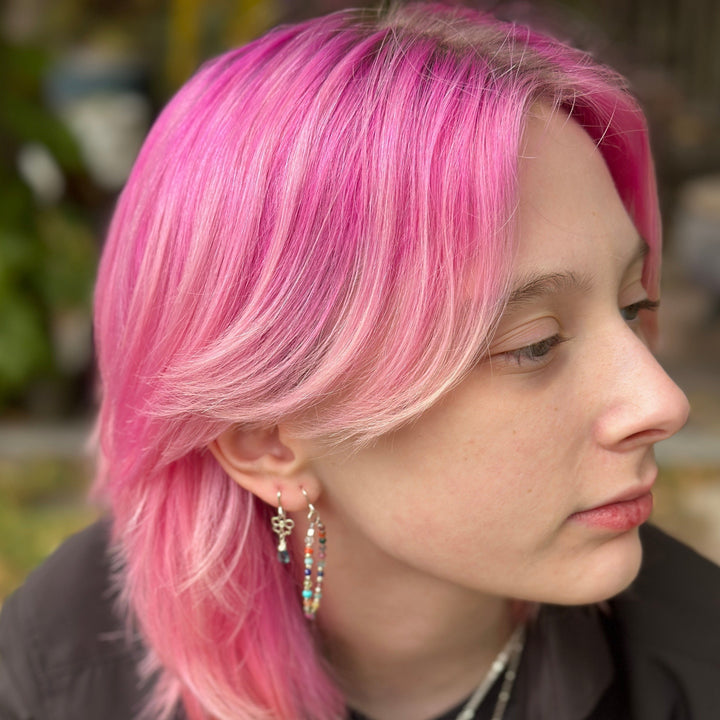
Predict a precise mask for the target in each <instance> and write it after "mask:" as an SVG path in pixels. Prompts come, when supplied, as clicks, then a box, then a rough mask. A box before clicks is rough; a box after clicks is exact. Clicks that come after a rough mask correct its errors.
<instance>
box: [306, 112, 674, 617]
mask: <svg viewBox="0 0 720 720" xmlns="http://www.w3.org/2000/svg"><path fill="white" fill-rule="evenodd" d="M538 115H539V116H538V117H537V118H532V119H530V120H529V122H528V127H527V131H526V138H525V143H526V147H525V150H524V152H523V154H522V156H523V157H522V159H521V161H520V207H519V211H518V213H519V214H518V227H519V230H518V232H519V251H518V255H517V259H516V264H515V268H514V276H515V277H518V278H520V277H525V276H526V275H527V274H528V273H530V272H548V273H550V272H572V273H575V274H577V275H580V276H588V277H590V278H591V279H592V282H591V285H590V287H589V288H588V289H584V290H582V291H581V290H576V291H567V292H560V293H556V294H553V295H552V296H548V297H543V298H540V299H538V300H537V301H535V300H533V301H532V302H530V303H529V304H527V305H523V306H522V307H521V308H520V309H519V310H516V311H514V312H513V313H512V314H511V315H510V316H509V317H504V318H503V320H502V321H501V324H500V327H499V328H498V332H497V333H496V336H495V339H494V342H493V347H492V348H491V354H492V355H493V360H492V362H491V363H485V364H480V365H479V366H478V367H477V368H476V369H474V370H473V371H472V372H471V374H470V375H469V376H468V377H467V378H466V379H465V380H464V381H463V382H462V383H461V384H460V385H459V386H457V387H456V388H455V389H454V390H453V391H452V392H450V393H449V394H448V395H447V396H446V397H445V398H443V399H442V400H441V401H440V402H438V403H437V404H436V405H435V406H434V407H433V408H431V409H430V410H429V411H428V412H427V413H425V415H423V416H422V417H421V418H420V419H419V420H418V421H416V422H414V423H412V424H410V425H408V426H407V427H405V428H403V429H400V430H398V431H396V432H394V433H392V434H390V435H388V436H385V437H383V438H380V439H379V440H378V441H377V442H376V443H375V444H373V445H372V446H371V447H368V448H365V449H363V450H361V451H360V452H357V453H351V452H350V451H349V450H345V449H343V448H340V449H335V450H333V452H331V453H325V452H324V451H323V449H322V448H321V447H313V448H311V454H313V456H314V460H313V461H312V465H311V469H312V472H314V473H315V474H316V475H317V477H318V478H319V479H320V482H321V486H322V493H321V496H320V498H319V501H318V505H319V507H320V509H321V511H322V512H323V517H324V520H325V524H326V526H327V532H328V538H329V543H330V548H331V549H330V550H329V559H328V565H329V567H328V576H327V580H326V594H327V595H328V596H329V597H330V596H333V597H336V598H338V602H341V601H342V599H343V598H346V595H347V592H346V591H344V590H342V589H341V587H339V586H340V585H341V584H342V583H349V587H354V588H355V591H356V592H360V595H361V596H362V595H363V589H362V588H361V589H360V590H357V585H358V578H367V579H368V580H369V579H370V578H372V579H373V581H372V587H373V593H372V596H373V597H375V598H376V597H377V595H378V593H379V594H383V595H385V594H386V596H387V597H394V596H395V595H397V596H398V597H401V596H403V592H404V591H403V589H402V587H399V583H398V586H396V584H395V583H394V582H393V578H403V583H405V585H406V586H410V585H412V586H413V587H415V588H417V587H423V588H426V589H427V590H428V592H435V590H437V589H438V588H439V587H441V586H442V588H443V592H446V593H447V594H448V596H452V594H453V593H454V592H456V593H460V594H465V593H467V592H468V591H469V592H471V593H475V594H476V595H477V597H480V596H495V597H517V598H522V599H527V600H532V601H548V602H556V603H585V602H593V601H598V600H602V599H604V598H607V597H609V596H611V595H613V594H615V593H617V592H618V591H620V590H622V589H623V588H624V587H626V586H627V585H628V583H629V582H631V580H632V579H633V577H634V576H635V574H636V572H637V570H638V567H639V562H640V545H639V542H638V538H637V532H636V531H635V530H631V531H629V532H608V531H607V530H601V529H598V528H590V527H587V526H584V525H581V524H578V523H574V522H570V521H569V517H570V516H571V515H572V514H574V513H577V512H580V511H583V510H587V509H589V508H592V507H595V506H598V505H602V504H604V503H606V502H608V500H609V499H610V498H612V497H613V496H615V495H617V494H618V493H621V492H624V491H626V490H627V489H629V488H632V487H634V486H637V487H640V486H641V485H642V484H643V483H647V482H648V480H650V481H651V480H652V477H653V476H654V473H655V465H654V460H653V455H652V447H653V442H655V441H657V440H660V439H663V438H665V437H668V436H670V435H672V434H673V433H674V432H676V431H677V430H678V429H679V428H680V427H681V426H682V425H683V424H684V422H685V420H686V417H687V412H688V408H687V401H686V399H685V397H684V395H683V394H682V393H681V391H680V390H679V389H678V388H677V387H676V386H675V384H674V383H673V382H672V381H671V380H670V378H669V377H668V376H667V375H666V374H665V373H664V371H663V370H662V369H661V368H660V366H659V365H658V364H657V362H656V361H655V359H654V358H653V356H652V354H651V353H650V352H649V350H648V349H647V347H646V346H645V345H644V344H643V342H642V340H641V339H640V337H638V335H637V333H636V327H635V326H634V325H632V323H630V324H628V322H627V321H626V319H625V318H624V317H623V316H622V315H621V313H620V309H621V308H624V307H626V306H628V305H631V304H632V303H636V302H638V301H640V300H643V299H644V298H646V297H647V293H646V291H645V289H644V288H643V287H642V284H641V274H642V261H641V260H640V259H637V256H638V244H639V240H638V237H637V232H636V230H635V228H634V226H633V224H632V222H631V220H630V218H629V216H628V214H627V212H626V211H625V209H624V207H623V205H622V203H621V201H620V199H619V197H618V195H617V192H616V190H615V187H614V184H613V180H612V178H611V177H610V174H609V172H608V170H607V168H606V166H605V164H604V161H603V159H602V157H601V156H600V154H599V152H598V151H597V150H596V149H595V146H594V144H593V142H592V141H591V139H590V138H589V137H588V136H587V135H586V134H585V132H584V131H583V130H582V129H581V128H580V127H579V126H578V125H576V124H575V123H574V122H572V121H568V120H567V119H566V118H564V117H557V116H554V117H552V118H550V119H548V117H547V115H546V114H545V113H544V112H543V111H542V109H539V110H538ZM557 333H559V334H561V335H562V336H563V337H564V338H565V341H564V342H563V343H562V344H559V345H557V346H556V347H553V348H552V349H550V351H549V352H547V354H545V355H543V357H542V358H540V359H539V361H538V362H535V361H532V362H531V363H528V362H527V361H525V360H522V361H521V362H518V361H517V360H516V359H514V358H512V357H510V356H509V355H508V353H509V352H510V351H515V350H517V349H518V347H521V346H523V345H531V344H532V343H538V342H539V341H541V340H544V339H545V338H547V337H548V336H552V335H554V334H557ZM507 337H512V338H513V340H512V342H513V343H514V345H512V346H507V344H505V345H503V342H504V340H503V338H507ZM649 430H651V431H653V432H651V433H649V434H644V431H649ZM638 433H640V435H638ZM633 438H634V439H633ZM333 566H334V567H333ZM337 568H352V571H351V572H350V571H347V572H343V570H338V569H337ZM379 578H384V579H387V585H386V586H382V587H380V586H379V585H378V583H379V582H380V581H379ZM409 578H413V582H410V580H409ZM333 583H337V585H338V587H335V588H334V587H333ZM408 583H409V585H408ZM366 599H367V601H368V602H373V600H371V599H370V598H366Z"/></svg>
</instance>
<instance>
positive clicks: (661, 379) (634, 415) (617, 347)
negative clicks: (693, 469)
mask: <svg viewBox="0 0 720 720" xmlns="http://www.w3.org/2000/svg"><path fill="white" fill-rule="evenodd" d="M605 347H606V348H610V350H609V351H608V352H605V353H602V361H601V367H600V376H599V377H598V378H597V380H596V382H597V383H598V384H597V387H599V388H600V393H601V408H602V409H601V412H600V414H599V416H598V418H597V423H596V436H597V440H598V442H599V443H600V444H601V445H603V446H605V447H607V448H613V449H616V450H624V449H631V448H633V447H636V446H641V445H647V444H651V443H655V442H659V441H661V440H665V439H666V438H669V437H670V436H671V435H674V434H675V433H676V432H677V431H678V430H680V428H682V427H683V425H685V423H686V422H687V419H688V414H689V412H690V405H689V403H688V399H687V397H686V396H685V393H683V391H682V390H681V389H680V388H679V387H678V386H677V385H676V384H675V382H674V381H673V380H672V379H671V378H670V376H669V375H668V374H667V373H666V372H665V370H664V369H663V368H662V366H661V365H660V364H659V363H658V361H657V359H656V358H655V356H654V355H653V354H652V352H650V350H649V348H648V347H647V346H646V345H645V343H644V342H643V341H642V340H641V339H640V338H639V337H638V336H637V335H636V334H635V333H634V332H633V331H632V330H631V329H630V328H629V327H628V326H627V325H624V326H622V331H621V332H620V333H618V335H616V336H615V337H614V338H613V341H612V342H610V343H608V344H607V345H605Z"/></svg>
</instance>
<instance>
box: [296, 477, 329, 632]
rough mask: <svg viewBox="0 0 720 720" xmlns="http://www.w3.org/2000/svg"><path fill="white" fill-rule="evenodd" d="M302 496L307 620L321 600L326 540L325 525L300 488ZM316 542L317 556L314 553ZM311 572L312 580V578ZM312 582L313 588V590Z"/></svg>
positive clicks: (305, 613)
mask: <svg viewBox="0 0 720 720" xmlns="http://www.w3.org/2000/svg"><path fill="white" fill-rule="evenodd" d="M301 490H302V494H303V495H304V496H305V501H306V502H307V505H308V515H307V518H308V521H309V523H310V524H309V526H308V529H307V533H306V535H305V556H304V563H305V575H304V578H303V590H302V599H303V613H304V615H305V617H306V618H307V619H308V620H314V619H315V613H317V611H318V608H319V607H320V598H322V585H323V579H324V577H325V545H326V543H327V538H326V537H325V525H323V522H322V520H321V519H320V516H319V515H318V512H317V510H316V509H315V506H314V505H313V504H312V503H311V502H310V498H309V497H308V494H307V492H306V491H305V488H301ZM316 540H317V543H318V544H317V555H316V553H315V550H316V546H315V541H316ZM313 570H314V571H315V572H314V578H313ZM313 580H314V584H315V587H314V588H313Z"/></svg>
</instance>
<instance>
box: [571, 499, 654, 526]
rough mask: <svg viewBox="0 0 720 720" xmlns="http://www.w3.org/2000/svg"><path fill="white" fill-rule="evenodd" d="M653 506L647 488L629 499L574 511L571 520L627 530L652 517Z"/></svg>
mask: <svg viewBox="0 0 720 720" xmlns="http://www.w3.org/2000/svg"><path fill="white" fill-rule="evenodd" d="M652 507H653V496H652V493H651V492H650V491H649V490H647V491H646V492H644V493H642V494H640V495H636V496H635V497H632V498H629V499H627V500H616V501H614V502H610V503H607V504H606V505H599V506H598V507H594V508H591V509H590V510H583V511H582V512H576V513H573V514H572V515H571V516H570V520H573V521H575V522H579V523H582V524H584V525H590V526H591V527H596V528H603V529H606V530H614V531H616V532H626V531H628V530H632V529H633V528H636V527H637V526H638V525H642V524H643V523H644V522H645V521H646V520H647V519H648V518H649V517H650V513H651V512H652Z"/></svg>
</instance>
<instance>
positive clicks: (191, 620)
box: [0, 3, 720, 720]
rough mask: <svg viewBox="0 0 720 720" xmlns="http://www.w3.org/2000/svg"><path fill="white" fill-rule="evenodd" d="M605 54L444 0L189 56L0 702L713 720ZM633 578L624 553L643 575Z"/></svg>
mask: <svg viewBox="0 0 720 720" xmlns="http://www.w3.org/2000/svg"><path fill="white" fill-rule="evenodd" d="M660 255H661V251H660V223H659V219H658V203H657V195H656V187H655V180H654V175H653V168H652V160H651V156H650V151H649V145H648V136H647V131H646V125H645V120H644V118H643V115H642V112H641V111H640V109H639V107H638V105H637V102H636V101H635V100H634V99H633V97H632V96H631V94H630V93H629V91H628V90H627V87H626V84H625V82H624V81H623V80H622V78H620V77H619V76H618V75H617V74H615V73H614V72H613V71H611V70H609V69H608V68H606V67H604V66H602V65H600V64H599V63H598V62H596V61H594V60H593V59H592V58H590V57H589V56H588V55H586V54H584V53H582V52H580V51H578V50H575V49H572V48H570V47H568V46H566V45H563V44H562V43H560V42H559V41H557V40H554V39H552V38H550V37H546V36H544V35H540V34H537V33H535V32H533V31H531V30H529V29H527V28H525V27H522V26H519V25H513V24H506V23H503V22H500V21H498V20H496V19H494V18H492V17H491V16H489V15H487V14H483V13H480V12H477V11H474V10H470V9H467V8H461V7H456V6H455V7H452V6H447V5H443V4H423V3H420V4H408V5H400V6H394V7H393V8H391V9H390V10H386V11H382V12H370V13H368V12H360V11H341V12H337V13H334V14H331V15H329V16H326V17H322V18H317V19H313V20H310V21H307V22H304V23H301V24H298V25H293V26H285V27H280V28H277V29H275V30H273V31H271V32H270V33H268V34H267V35H265V36H264V37H262V38H260V39H258V40H256V41H254V42H251V43H250V44H248V45H246V46H244V47H242V48H240V49H237V50H234V51H231V52H229V53H227V54H225V55H222V56H221V57H219V58H217V59H215V60H213V61H211V62H209V63H208V64H206V65H205V66H204V67H203V68H202V69H201V70H200V71H199V72H198V73H197V74H196V75H195V76H194V77H193V78H192V79H191V80H190V81H189V82H188V83H187V84H186V85H185V86H184V87H183V88H182V89H181V90H180V92H179V93H178V94H177V96H176V97H175V98H174V99H173V100H172V101H171V102H170V104H169V105H168V107H167V108H166V109H165V110H164V112H163V113H162V114H161V116H160V117H159V119H158V120H157V122H156V123H155V125H154V127H153V129H152V131H151V132H150V135H149V137H148V139H147V141H146V143H145V145H144V147H143V149H142V151H141V153H140V155H139V157H138V159H137V162H136V163H135V166H134V169H133V172H132V174H131V177H130V178H129V180H128V183H127V186H126V187H125V189H124V191H123V193H122V196H121V198H120V200H119V203H118V206H117V208H116V211H115V214H114V218H113V221H112V224H111V227H110V230H109V235H108V239H107V244H106V246H105V248H104V252H103V257H102V262H101V266H100V270H99V275H98V280H97V291H96V339H97V346H98V362H99V368H100V376H101V386H102V397H101V407H100V413H99V421H98V438H99V461H98V471H97V482H96V487H95V492H96V495H97V497H99V498H101V499H102V501H103V502H104V503H105V505H106V507H107V518H106V519H105V520H104V521H102V522H100V523H99V524H97V525H95V526H93V527H91V528H90V529H89V530H86V531H85V532H84V533H82V534H80V535H78V536H76V537H75V538H73V539H71V540H70V541H69V542H68V543H67V544H65V545H64V546H63V547H62V548H61V549H60V550H59V552H58V553H57V554H56V555H55V556H54V557H53V558H51V559H50V560H49V561H48V562H47V563H46V564H45V565H44V566H43V567H42V568H41V569H40V570H38V571H37V572H35V573H34V574H33V575H32V576H31V577H30V579H29V580H28V582H27V583H26V585H25V587H24V588H23V589H21V590H20V591H19V593H17V594H16V595H15V596H13V597H12V598H11V599H9V600H8V601H7V602H6V605H5V608H4V610H3V622H2V625H1V626H0V638H2V639H1V640H0V650H1V651H2V653H3V660H2V662H3V665H4V671H3V672H2V674H1V675H0V677H2V678H4V679H3V680H1V681H0V687H1V688H2V689H1V690H0V708H1V709H2V712H1V713H0V714H2V717H3V718H13V719H14V720H17V719H18V718H23V720H27V719H28V718H32V719H33V720H40V719H41V718H49V717H53V718H74V719H77V718H99V717H102V718H104V719H106V718H110V719H113V718H118V719H119V718H123V719H126V718H130V717H145V718H169V717H175V718H187V719H188V720H200V719H203V720H208V719H210V718H212V719H213V720H251V719H252V720H259V719H260V718H263V719H264V720H269V719H271V718H272V719H276V720H277V719H280V720H331V719H332V720H335V719H337V718H343V717H348V716H349V717H352V718H355V719H358V718H372V719H373V720H429V719H431V718H442V719H443V720H446V719H450V718H453V719H454V718H458V719H459V720H469V719H471V718H477V719H481V718H482V719H485V720H488V719H489V718H493V720H500V719H502V720H521V719H527V720H540V719H545V720H550V719H552V720H588V719H592V720H624V719H626V718H637V719H639V720H651V719H652V720H671V719H672V720H681V719H687V718H692V719H693V720H710V718H715V717H717V712H718V708H720V690H719V689H718V688H719V686H720V683H718V682H717V678H718V671H720V633H718V632H717V630H718V614H717V611H718V608H719V607H720V605H719V603H718V601H720V580H718V572H717V570H716V569H715V568H714V566H712V565H711V564H710V563H709V562H707V561H705V560H703V559H702V558H700V557H699V556H697V555H695V554H694V553H693V552H692V551H690V550H689V549H687V548H685V547H683V546H681V545H680V544H679V543H676V542H675V541H674V540H671V539H670V538H668V537H667V536H665V535H664V534H662V533H661V532H660V531H658V530H655V529H653V528H652V527H643V528H642V529H639V528H640V526H641V525H643V524H644V523H645V521H646V520H647V519H648V516H649V514H650V511H651V508H652V487H653V483H654V482H655V479H656V474H657V468H656V465H655V462H654V459H653V445H654V444H655V443H656V442H658V441H661V440H663V439H665V438H667V437H669V436H671V435H672V434H673V433H675V432H676V431H677V430H678V429H679V428H680V427H681V426H682V425H683V424H684V422H685V420H686V418H687V414H688V405H687V401H686V399H685V396H684V395H683V394H682V392H681V391H680V390H679V389H678V388H677V386H676V385H675V384H674V383H673V382H672V381H671V380H670V378H669V377H668V376H667V375H666V374H665V372H664V371H663V370H662V369H661V367H660V366H659V365H658V363H657V362H656V360H655V359H654V357H653V355H652V353H651V350H650V349H649V348H650V347H651V346H652V342H653V338H654V336H655V332H656V322H655V310H656V309H657V306H658V297H659V295H658V280H659V265H660ZM638 573H639V575H638Z"/></svg>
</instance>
